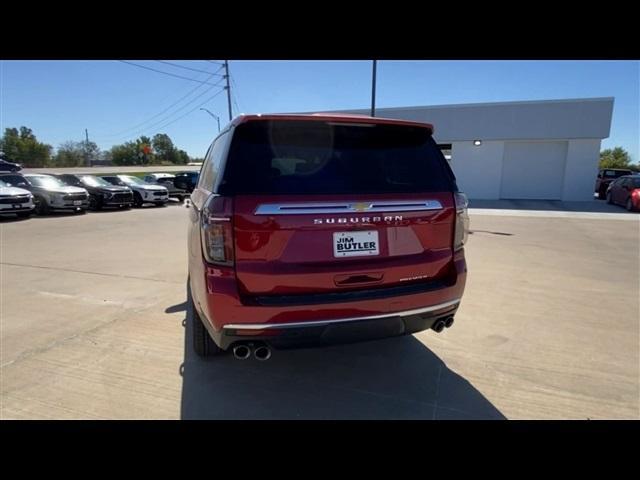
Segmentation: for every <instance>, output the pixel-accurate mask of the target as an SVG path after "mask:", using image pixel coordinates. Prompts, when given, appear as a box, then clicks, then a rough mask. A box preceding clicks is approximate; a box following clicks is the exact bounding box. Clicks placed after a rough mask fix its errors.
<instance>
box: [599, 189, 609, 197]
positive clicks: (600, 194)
mask: <svg viewBox="0 0 640 480" xmlns="http://www.w3.org/2000/svg"><path fill="white" fill-rule="evenodd" d="M606 196H607V191H606V190H603V189H602V188H601V189H600V190H598V199H599V200H604V198H605V197H606Z"/></svg>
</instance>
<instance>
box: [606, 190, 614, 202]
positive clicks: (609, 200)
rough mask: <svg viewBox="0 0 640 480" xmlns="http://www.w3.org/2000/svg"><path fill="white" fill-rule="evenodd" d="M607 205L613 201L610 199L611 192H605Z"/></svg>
mask: <svg viewBox="0 0 640 480" xmlns="http://www.w3.org/2000/svg"><path fill="white" fill-rule="evenodd" d="M607 203H609V204H611V203H613V199H612V198H611V191H608V192H607Z"/></svg>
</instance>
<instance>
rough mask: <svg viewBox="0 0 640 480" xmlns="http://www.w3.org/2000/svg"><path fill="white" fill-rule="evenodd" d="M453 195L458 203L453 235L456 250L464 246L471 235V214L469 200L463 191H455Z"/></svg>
mask: <svg viewBox="0 0 640 480" xmlns="http://www.w3.org/2000/svg"><path fill="white" fill-rule="evenodd" d="M453 195H454V199H455V203H456V226H455V233H454V235H453V250H454V251H455V250H460V249H461V248H462V247H464V244H465V243H467V237H468V236H469V215H468V214H467V206H468V205H469V200H468V199H467V196H466V195H465V194H464V193H462V192H455V193H454V194H453Z"/></svg>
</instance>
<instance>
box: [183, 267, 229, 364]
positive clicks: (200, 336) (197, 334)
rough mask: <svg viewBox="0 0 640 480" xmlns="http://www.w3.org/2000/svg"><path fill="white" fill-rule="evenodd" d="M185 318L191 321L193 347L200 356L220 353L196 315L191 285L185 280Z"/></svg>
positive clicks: (219, 349) (220, 350)
mask: <svg viewBox="0 0 640 480" xmlns="http://www.w3.org/2000/svg"><path fill="white" fill-rule="evenodd" d="M187 318H188V319H189V320H190V321H191V331H192V341H193V349H194V350H195V352H196V354H197V355H198V356H200V357H212V356H214V355H220V354H221V353H222V352H223V350H222V349H221V348H220V347H218V346H217V345H216V344H215V342H214V341H213V339H212V338H211V336H210V335H209V332H208V331H207V329H206V327H205V326H204V325H203V324H202V319H201V318H200V315H198V311H197V310H196V308H195V306H194V304H193V298H192V297H191V285H190V282H189V280H187Z"/></svg>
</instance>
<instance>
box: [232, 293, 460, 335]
mask: <svg viewBox="0 0 640 480" xmlns="http://www.w3.org/2000/svg"><path fill="white" fill-rule="evenodd" d="M458 303H460V299H459V298H456V299H454V300H451V301H449V302H444V303H440V304H438V305H432V306H430V307H423V308H415V309H413V310H404V311H401V312H390V313H383V314H380V315H366V316H363V317H350V318H340V319H337V320H311V321H308V322H295V323H246V324H235V323H233V324H229V325H224V326H223V327H222V329H223V330H268V329H272V328H294V327H318V326H322V325H329V324H332V323H344V322H357V321H360V320H377V319H380V318H388V317H409V316H411V315H419V314H421V313H427V312H433V311H435V310H440V309H442V308H447V307H451V306H453V305H457V304H458Z"/></svg>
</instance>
